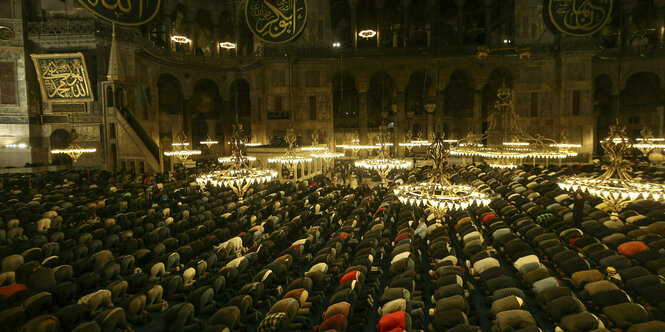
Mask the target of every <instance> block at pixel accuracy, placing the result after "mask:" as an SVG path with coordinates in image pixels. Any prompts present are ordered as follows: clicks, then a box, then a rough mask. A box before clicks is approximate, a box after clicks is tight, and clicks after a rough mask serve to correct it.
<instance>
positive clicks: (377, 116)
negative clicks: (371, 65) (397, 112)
mask: <svg viewBox="0 0 665 332" xmlns="http://www.w3.org/2000/svg"><path fill="white" fill-rule="evenodd" d="M395 95H396V90H395V81H394V80H393V78H392V77H391V76H390V75H389V74H388V73H386V72H385V71H383V70H382V71H378V72H376V73H374V74H373V75H372V76H371V77H370V79H369V89H368V90H367V125H368V126H369V127H378V126H379V125H381V119H382V115H381V113H382V112H387V114H388V115H393V111H392V105H393V103H394V102H395Z"/></svg>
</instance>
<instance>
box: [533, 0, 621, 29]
mask: <svg viewBox="0 0 665 332" xmlns="http://www.w3.org/2000/svg"><path fill="white" fill-rule="evenodd" d="M613 2H614V1H613V0H545V5H544V6H543V10H544V13H543V14H544V15H543V16H545V20H546V21H549V23H550V25H551V26H552V27H553V28H555V29H556V30H558V31H561V32H563V33H565V34H567V35H570V36H587V35H591V34H593V33H595V32H598V31H599V30H600V29H602V28H603V27H604V26H605V24H607V22H609V20H610V15H611V14H612V8H613Z"/></svg>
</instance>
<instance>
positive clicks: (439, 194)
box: [394, 130, 490, 219]
mask: <svg viewBox="0 0 665 332" xmlns="http://www.w3.org/2000/svg"><path fill="white" fill-rule="evenodd" d="M443 137H444V135H443V133H442V132H441V131H440V130H435V131H434V133H433V137H432V143H431V144H430V146H429V148H428V151H427V154H428V156H429V157H430V159H432V161H433V168H432V173H431V175H430V177H429V180H428V181H426V182H422V183H416V184H404V185H400V186H398V187H396V188H395V189H394V193H395V195H396V196H397V198H398V199H399V200H400V202H402V203H403V204H409V205H414V206H423V207H428V208H430V209H431V210H433V211H434V213H435V216H436V217H437V218H438V219H442V218H443V216H444V215H445V213H446V212H448V211H451V210H459V209H466V208H467V207H469V206H482V205H487V204H489V202H490V198H489V196H487V195H486V194H484V193H481V192H479V191H477V190H476V189H474V188H473V187H471V186H465V185H457V184H452V183H451V182H450V179H449V175H448V173H447V172H446V171H445V169H444V167H445V166H446V161H447V159H448V156H449V154H450V150H449V145H448V143H447V142H446V140H444V138H443Z"/></svg>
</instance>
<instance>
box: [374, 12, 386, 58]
mask: <svg viewBox="0 0 665 332" xmlns="http://www.w3.org/2000/svg"><path fill="white" fill-rule="evenodd" d="M383 5H385V0H374V8H375V9H376V47H381V43H382V41H383V31H382V29H383V25H384V23H383Z"/></svg>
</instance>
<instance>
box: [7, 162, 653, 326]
mask: <svg viewBox="0 0 665 332" xmlns="http://www.w3.org/2000/svg"><path fill="white" fill-rule="evenodd" d="M338 167H339V166H338ZM344 167H345V168H343V170H342V171H343V172H346V171H347V169H348V166H344ZM342 171H339V170H338V172H342ZM571 171H572V167H566V166H564V167H549V168H544V167H523V168H521V169H513V170H497V169H492V168H489V167H488V166H487V165H482V164H481V165H477V166H447V168H446V172H447V173H448V174H449V175H450V180H451V182H453V183H458V184H462V183H466V184H470V185H472V186H473V187H475V188H476V189H478V190H479V191H481V192H484V193H487V194H488V195H490V197H491V198H492V199H491V202H490V204H489V205H488V206H484V207H478V206H471V207H469V208H467V209H466V210H457V211H448V212H447V213H445V214H444V213H440V211H433V210H430V209H428V208H423V207H413V206H409V205H403V204H401V203H400V202H399V200H398V199H397V197H396V196H395V194H394V193H393V190H392V188H391V186H393V185H395V184H396V183H403V182H413V181H421V180H423V179H426V178H427V167H424V168H414V169H412V170H409V171H402V172H395V174H394V179H393V180H394V181H391V183H390V184H388V185H387V186H381V185H378V184H377V185H369V184H367V182H365V181H358V182H355V181H354V182H353V185H352V184H351V181H334V179H331V178H329V177H326V176H324V175H319V176H316V177H313V178H312V179H309V180H307V181H299V182H280V181H272V182H269V183H266V184H258V185H254V186H253V188H252V189H250V190H249V192H248V193H247V194H246V195H245V197H240V198H239V197H237V196H236V195H235V194H233V192H232V191H231V190H229V189H227V188H224V187H213V186H204V187H202V186H199V185H198V184H197V183H196V182H195V181H194V178H191V177H190V178H185V179H182V180H176V181H165V182H163V183H161V182H159V180H161V179H166V177H163V178H160V177H152V178H151V177H148V179H147V180H146V179H145V178H141V177H139V178H138V179H137V180H135V181H132V180H129V181H117V182H110V181H108V179H109V178H110V177H111V176H110V175H109V174H107V173H105V172H101V171H93V172H91V173H89V174H87V175H86V174H84V172H77V171H69V172H53V173H42V174H33V175H32V176H31V178H30V185H28V183H27V182H26V178H25V176H20V175H11V176H10V175H7V176H4V177H3V188H2V189H1V190H0V268H1V270H0V324H1V327H0V330H1V331H29V332H33V331H34V332H38V331H86V332H87V331H205V332H217V331H265V332H268V331H380V332H398V331H453V332H475V331H495V332H509V331H515V332H517V331H522V332H531V331H534V332H535V331H565V332H577V331H628V332H658V331H665V322H663V320H664V319H665V279H664V278H663V276H665V238H664V237H663V234H665V206H663V205H662V204H660V203H656V202H653V201H646V200H638V201H635V202H633V203H631V204H630V205H628V206H627V207H625V208H624V209H623V210H622V211H621V212H620V213H612V212H610V207H609V206H607V204H606V203H603V201H602V200H601V199H599V198H597V197H593V196H589V194H588V193H583V192H577V193H573V194H571V193H568V192H565V191H563V190H562V189H560V188H559V186H558V185H557V184H556V180H557V177H559V176H561V175H563V174H566V173H569V172H571ZM576 171H580V170H576ZM156 180H157V181H156ZM331 180H332V181H331Z"/></svg>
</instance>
